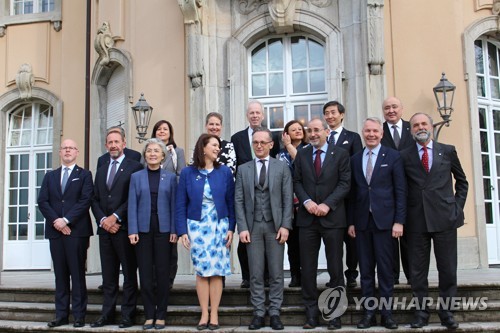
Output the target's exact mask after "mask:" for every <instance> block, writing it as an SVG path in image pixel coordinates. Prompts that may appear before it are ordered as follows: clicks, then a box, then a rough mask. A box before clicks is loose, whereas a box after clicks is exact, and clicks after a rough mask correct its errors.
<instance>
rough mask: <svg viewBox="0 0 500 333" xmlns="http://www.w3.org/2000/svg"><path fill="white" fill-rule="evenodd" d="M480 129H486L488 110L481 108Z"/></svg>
mask: <svg viewBox="0 0 500 333" xmlns="http://www.w3.org/2000/svg"><path fill="white" fill-rule="evenodd" d="M479 128H482V129H486V109H484V108H479Z"/></svg>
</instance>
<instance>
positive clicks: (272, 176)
mask: <svg viewBox="0 0 500 333" xmlns="http://www.w3.org/2000/svg"><path fill="white" fill-rule="evenodd" d="M256 172H257V171H256V166H255V160H252V161H249V162H247V163H245V164H243V165H240V167H239V171H238V173H237V174H236V190H235V196H234V201H235V211H236V222H237V224H238V232H242V231H246V230H248V231H250V232H252V228H253V222H254V207H255V203H254V199H255V177H256ZM267 179H268V184H269V185H268V186H269V195H270V197H271V212H272V215H273V222H274V227H275V229H276V231H278V230H279V228H280V227H283V228H286V229H289V230H291V229H292V218H293V187H292V175H291V173H290V169H289V168H288V166H287V164H286V163H285V162H283V161H280V160H277V159H275V158H272V157H271V158H269V167H268V170H267Z"/></svg>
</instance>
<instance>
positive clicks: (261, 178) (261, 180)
mask: <svg viewBox="0 0 500 333" xmlns="http://www.w3.org/2000/svg"><path fill="white" fill-rule="evenodd" d="M259 162H260V163H262V168H260V174H259V185H260V186H264V183H265V182H266V160H259Z"/></svg>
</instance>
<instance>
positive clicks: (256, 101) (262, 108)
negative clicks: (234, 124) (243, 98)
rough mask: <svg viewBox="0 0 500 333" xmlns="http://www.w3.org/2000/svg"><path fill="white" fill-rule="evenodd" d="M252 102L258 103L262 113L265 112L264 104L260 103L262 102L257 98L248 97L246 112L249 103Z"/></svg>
mask: <svg viewBox="0 0 500 333" xmlns="http://www.w3.org/2000/svg"><path fill="white" fill-rule="evenodd" d="M252 104H259V105H260V110H261V111H262V114H265V113H264V105H262V103H261V102H260V101H259V100H257V99H250V100H248V103H247V113H248V109H249V108H250V105H252Z"/></svg>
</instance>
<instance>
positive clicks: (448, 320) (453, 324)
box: [441, 317, 458, 330]
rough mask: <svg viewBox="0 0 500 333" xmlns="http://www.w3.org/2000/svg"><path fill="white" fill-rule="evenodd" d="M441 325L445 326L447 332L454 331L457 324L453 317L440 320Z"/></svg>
mask: <svg viewBox="0 0 500 333" xmlns="http://www.w3.org/2000/svg"><path fill="white" fill-rule="evenodd" d="M441 325H442V326H445V327H446V328H447V329H449V330H456V329H457V328H458V323H457V322H456V320H455V319H453V317H448V318H446V319H442V320H441Z"/></svg>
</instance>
